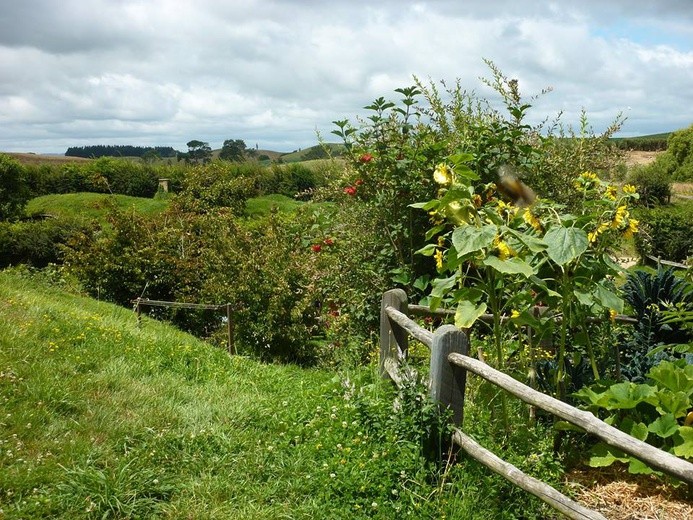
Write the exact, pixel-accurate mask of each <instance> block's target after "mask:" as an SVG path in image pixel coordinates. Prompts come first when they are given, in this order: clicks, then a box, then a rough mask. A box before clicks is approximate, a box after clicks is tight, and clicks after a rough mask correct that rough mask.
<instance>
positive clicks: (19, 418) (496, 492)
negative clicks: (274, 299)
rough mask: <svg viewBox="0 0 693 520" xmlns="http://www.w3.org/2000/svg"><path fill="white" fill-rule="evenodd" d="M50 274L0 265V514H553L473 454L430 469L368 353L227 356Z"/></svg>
mask: <svg viewBox="0 0 693 520" xmlns="http://www.w3.org/2000/svg"><path fill="white" fill-rule="evenodd" d="M42 277H45V278H42ZM61 283H64V282H60V281H59V280H58V279H57V278H52V277H51V276H50V275H48V274H45V273H44V274H43V275H41V277H37V275H31V276H30V275H27V274H26V273H25V272H23V271H3V272H0V406H1V408H2V415H1V416H0V424H1V426H2V428H0V490H2V492H1V493H0V511H1V512H0V517H2V518H22V519H32V518H36V519H38V518H48V517H50V518H70V519H80V518H155V517H156V518H205V519H215V518H219V519H222V518H223V519H229V518H231V519H236V518H238V519H246V518H249V519H261V518H267V519H275V518H295V519H298V518H305V519H313V518H316V519H323V518H329V519H332V518H337V519H338V518H344V519H359V518H363V519H366V518H382V519H390V518H396V517H399V516H409V517H411V518H430V517H436V518H440V517H446V518H450V519H453V518H457V519H474V518H487V519H493V518H499V516H500V515H502V511H503V510H506V509H507V508H510V509H511V510H518V511H519V510H522V511H525V512H528V511H529V512H531V513H532V515H538V516H537V517H542V518H552V517H553V515H552V514H550V513H549V512H548V511H547V510H546V509H545V508H543V506H541V505H539V504H538V503H537V502H536V501H534V500H533V499H528V498H527V496H525V495H524V494H518V493H515V494H514V495H515V496H514V497H513V496H505V495H506V494H507V488H506V487H504V485H503V484H502V482H500V481H499V479H497V478H495V477H492V476H490V475H489V474H488V473H487V472H486V471H485V470H482V469H480V468H479V467H478V466H477V465H475V463H473V462H464V461H461V463H460V464H457V465H456V466H454V467H448V468H446V472H445V474H444V476H442V475H440V474H437V473H436V472H435V471H432V468H431V467H430V466H429V465H427V463H426V462H425V461H424V460H423V459H422V458H421V456H420V451H419V450H420V447H419V446H420V444H419V442H420V440H419V439H420V438H421V437H420V436H421V435H422V432H423V431H424V430H420V429H419V428H420V427H421V426H418V427H417V426H416V425H417V422H416V420H415V419H413V417H412V416H408V415H407V416H406V418H404V417H405V416H404V415H403V414H404V413H405V412H401V411H400V412H398V411H393V408H392V398H393V395H392V391H391V389H390V387H389V386H382V385H381V384H380V383H379V382H378V378H377V376H376V375H374V373H373V372H372V371H371V370H369V369H368V368H365V369H362V370H360V371H352V372H351V373H350V374H348V377H347V376H346V375H343V376H342V377H338V376H335V372H334V371H332V370H330V371H328V370H317V369H301V368H299V367H296V366H286V365H283V366H282V365H262V364H260V363H258V362H255V361H252V360H249V359H245V358H242V357H230V356H229V355H228V354H227V353H226V352H225V350H223V349H220V348H215V347H213V346H211V345H209V344H206V343H204V342H202V341H199V340H197V339H195V338H193V337H192V336H189V335H187V334H184V333H182V332H179V331H177V330H174V329H173V328H171V327H169V326H166V325H165V324H162V323H158V322H156V321H153V320H150V319H148V318H146V317H145V318H143V320H142V323H141V325H140V326H138V324H137V320H136V318H135V315H134V313H133V312H132V311H131V310H129V309H125V308H121V307H117V306H114V305H111V304H107V303H103V302H98V301H96V300H93V299H89V298H84V297H80V296H76V295H74V294H70V293H68V292H66V291H64V290H61V289H60V288H59V287H60V284H61ZM241 325H242V324H241ZM436 475H439V476H436ZM441 478H442V480H441ZM481 482H483V485H480V483H481ZM540 511H541V512H540ZM532 517H534V516H532Z"/></svg>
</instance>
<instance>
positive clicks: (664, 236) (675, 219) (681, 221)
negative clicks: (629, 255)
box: [635, 204, 693, 262]
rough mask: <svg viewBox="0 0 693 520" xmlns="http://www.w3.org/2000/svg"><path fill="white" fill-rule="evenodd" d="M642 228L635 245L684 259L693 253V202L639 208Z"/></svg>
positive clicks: (675, 259)
mask: <svg viewBox="0 0 693 520" xmlns="http://www.w3.org/2000/svg"><path fill="white" fill-rule="evenodd" d="M638 216H639V217H640V223H641V232H640V233H638V234H636V235H635V246H636V248H637V250H638V253H639V254H640V256H641V257H643V258H644V257H645V256H646V255H650V256H654V257H657V258H661V259H662V260H670V261H673V262H684V261H685V260H686V258H688V257H689V256H692V255H693V204H676V205H671V206H661V207H657V208H653V209H649V210H642V211H640V212H639V215H638Z"/></svg>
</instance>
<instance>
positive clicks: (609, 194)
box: [604, 186, 616, 200]
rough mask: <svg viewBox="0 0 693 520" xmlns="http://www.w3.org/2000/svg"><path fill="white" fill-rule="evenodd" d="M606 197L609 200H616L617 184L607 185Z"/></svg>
mask: <svg viewBox="0 0 693 520" xmlns="http://www.w3.org/2000/svg"><path fill="white" fill-rule="evenodd" d="M604 197H606V198H607V199H609V200H616V186H607V187H606V191H605V192H604Z"/></svg>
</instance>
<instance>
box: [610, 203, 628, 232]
mask: <svg viewBox="0 0 693 520" xmlns="http://www.w3.org/2000/svg"><path fill="white" fill-rule="evenodd" d="M627 218H628V209H627V208H626V206H619V207H618V208H616V214H615V215H614V219H613V220H612V221H611V227H612V228H614V229H617V228H619V227H621V224H623V222H624V221H625V220H626V219H627Z"/></svg>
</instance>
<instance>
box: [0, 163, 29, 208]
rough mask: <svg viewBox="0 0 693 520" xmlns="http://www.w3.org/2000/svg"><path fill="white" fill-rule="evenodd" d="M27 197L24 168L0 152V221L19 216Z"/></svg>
mask: <svg viewBox="0 0 693 520" xmlns="http://www.w3.org/2000/svg"><path fill="white" fill-rule="evenodd" d="M29 198H30V192H29V184H28V182H27V178H26V174H25V172H24V168H23V167H22V165H21V164H19V162H17V161H15V160H14V159H12V158H11V157H9V156H7V155H5V154H0V221H2V220H13V219H16V218H17V217H20V216H21V215H22V214H23V212H24V206H25V205H26V203H27V201H28V200H29Z"/></svg>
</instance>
